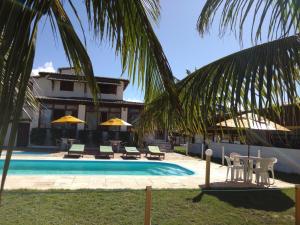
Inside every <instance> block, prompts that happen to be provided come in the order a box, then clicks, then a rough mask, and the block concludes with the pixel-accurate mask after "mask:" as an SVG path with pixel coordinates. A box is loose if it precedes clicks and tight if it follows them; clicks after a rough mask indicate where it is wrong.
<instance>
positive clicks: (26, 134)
mask: <svg viewBox="0 0 300 225" xmlns="http://www.w3.org/2000/svg"><path fill="white" fill-rule="evenodd" d="M95 80H96V83H97V85H98V86H99V89H100V93H99V94H98V107H96V106H95V104H94V101H93V96H92V94H91V91H90V88H89V86H88V84H87V81H86V79H85V76H82V75H76V74H75V71H74V69H72V68H60V69H58V71H57V73H49V72H40V73H39V75H38V76H33V77H31V79H30V87H31V89H32V91H33V93H34V95H35V97H36V99H37V100H38V108H37V109H35V110H28V109H26V107H24V112H23V116H22V119H21V120H20V123H19V128H18V135H17V140H16V145H17V146H28V145H29V146H30V145H55V139H56V138H58V137H59V136H61V135H69V136H70V137H74V138H75V137H76V138H79V139H80V140H81V141H82V142H90V139H97V140H98V139H99V140H102V139H103V140H102V141H103V142H104V139H108V138H113V135H115V133H116V132H117V133H118V135H120V134H121V136H122V134H123V135H124V134H126V135H127V136H128V135H129V133H130V129H131V128H129V127H104V126H100V123H101V122H104V121H106V120H108V119H111V118H115V117H117V118H121V119H123V120H125V121H127V122H129V123H134V121H136V120H137V118H138V116H139V114H140V112H141V111H142V109H143V103H139V102H130V101H125V100H124V99H123V93H124V90H125V89H126V87H127V86H128V84H129V81H128V80H127V79H119V78H109V77H95ZM64 115H72V116H75V117H77V118H79V119H81V120H84V121H86V123H82V124H76V125H54V124H51V121H53V120H55V119H58V118H60V117H62V116H64ZM66 133H67V134H66ZM95 135H96V137H95ZM105 135H106V138H104V137H103V136H105ZM99 136H100V137H99ZM6 142H7V140H6ZM94 144H95V143H94Z"/></svg>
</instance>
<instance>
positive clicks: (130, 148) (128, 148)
mask: <svg viewBox="0 0 300 225" xmlns="http://www.w3.org/2000/svg"><path fill="white" fill-rule="evenodd" d="M125 150H126V152H135V153H139V151H138V150H137V149H136V147H125Z"/></svg>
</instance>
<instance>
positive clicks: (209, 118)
mask: <svg viewBox="0 0 300 225" xmlns="http://www.w3.org/2000/svg"><path fill="white" fill-rule="evenodd" d="M216 15H218V16H216ZM217 17H218V18H220V21H219V28H220V35H221V36H222V35H223V34H224V32H225V31H226V30H227V29H229V30H230V31H233V32H234V33H235V34H236V35H237V36H238V37H239V39H240V41H241V42H243V38H242V37H243V28H244V26H245V24H246V23H248V22H249V21H248V20H250V22H251V24H252V30H251V37H252V41H253V43H254V44H255V45H254V46H253V47H251V48H248V49H244V50H242V51H239V52H236V53H234V54H231V55H228V56H226V57H223V58H221V59H219V60H217V61H215V62H212V63H210V64H208V65H206V66H204V67H202V68H200V69H197V70H196V71H194V72H192V73H191V74H189V75H188V76H187V77H186V78H184V79H183V80H182V81H180V82H178V83H177V84H176V86H177V93H178V95H179V101H180V104H181V105H182V109H183V113H182V117H179V116H178V115H176V112H175V113H170V109H169V107H164V108H161V107H160V106H161V105H165V106H171V104H172V103H170V102H168V101H169V98H167V97H166V95H167V94H168V93H164V94H162V95H160V96H159V97H158V98H157V99H156V100H154V101H152V102H151V103H150V104H148V105H147V106H146V110H145V112H144V114H143V117H145V118H147V119H150V121H148V122H147V123H146V124H145V126H144V127H143V130H144V131H145V132H146V131H147V130H148V131H151V130H153V129H155V127H157V126H162V125H163V126H165V127H166V128H169V129H178V130H180V129H183V130H186V131H188V132H192V133H205V132H206V128H207V126H208V125H212V124H215V123H216V122H217V121H216V119H218V115H221V116H222V115H224V114H228V115H231V116H232V117H236V116H238V114H239V113H240V112H241V111H251V112H254V113H259V114H261V115H262V116H264V117H266V115H268V117H269V118H270V117H274V118H275V117H276V116H277V115H278V114H279V113H280V107H278V106H280V105H282V104H286V103H288V104H295V103H296V102H297V96H298V94H299V81H300V74H299V68H300V55H299V53H300V36H299V35H298V34H297V33H298V32H299V30H300V26H299V22H300V20H299V18H300V2H299V1H297V0H277V1H273V0H257V1H251V0H207V1H206V3H205V5H204V7H203V9H202V11H201V13H200V16H199V19H198V22H197V28H198V31H199V33H200V34H201V35H204V33H205V32H206V31H208V30H209V29H210V27H211V25H212V24H213V23H214V20H215V18H217ZM264 27H267V30H266V32H265V33H263V31H264V30H263V28H264ZM262 37H267V38H268V41H269V42H267V43H263V44H259V45H256V44H257V43H258V42H260V41H261V39H262ZM218 106H222V107H218ZM159 107H160V109H161V110H160V111H159V112H155V109H157V108H159ZM266 109H272V110H269V111H268V110H266ZM270 111H271V114H270ZM151 115H155V116H153V117H151ZM143 117H141V120H143ZM151 118H152V121H151ZM270 119H272V118H270Z"/></svg>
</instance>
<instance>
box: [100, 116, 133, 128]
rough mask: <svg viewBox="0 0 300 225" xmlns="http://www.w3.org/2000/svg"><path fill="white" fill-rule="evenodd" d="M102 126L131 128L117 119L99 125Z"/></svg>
mask: <svg viewBox="0 0 300 225" xmlns="http://www.w3.org/2000/svg"><path fill="white" fill-rule="evenodd" d="M100 125H102V126H132V125H131V124H130V123H127V122H125V121H124V120H121V119H119V118H113V119H109V120H107V121H105V122H103V123H100Z"/></svg>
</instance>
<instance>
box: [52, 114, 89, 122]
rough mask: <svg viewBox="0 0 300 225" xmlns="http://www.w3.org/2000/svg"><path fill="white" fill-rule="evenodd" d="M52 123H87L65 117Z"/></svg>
mask: <svg viewBox="0 0 300 225" xmlns="http://www.w3.org/2000/svg"><path fill="white" fill-rule="evenodd" d="M51 123H68V124H76V123H85V122H84V121H83V120H80V119H78V118H76V117H74V116H70V115H68V116H63V117H61V118H59V119H57V120H54V121H52V122H51Z"/></svg>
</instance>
